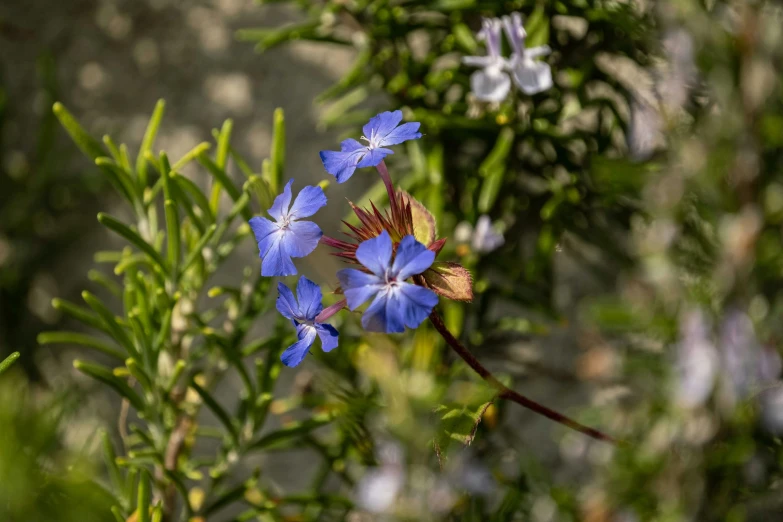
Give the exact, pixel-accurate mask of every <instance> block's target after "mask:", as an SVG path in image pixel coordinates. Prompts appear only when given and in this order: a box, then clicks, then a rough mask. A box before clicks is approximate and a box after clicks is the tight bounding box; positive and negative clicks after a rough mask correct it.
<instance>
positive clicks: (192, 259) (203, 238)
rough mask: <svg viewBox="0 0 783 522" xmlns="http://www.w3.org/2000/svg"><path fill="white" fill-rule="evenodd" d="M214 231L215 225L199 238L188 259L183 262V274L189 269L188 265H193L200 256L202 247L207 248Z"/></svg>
mask: <svg viewBox="0 0 783 522" xmlns="http://www.w3.org/2000/svg"><path fill="white" fill-rule="evenodd" d="M216 229H217V225H210V226H209V228H208V229H207V230H206V231H205V232H204V235H202V236H201V238H200V239H199V240H198V243H196V245H195V246H194V247H193V248H192V249H191V251H190V254H189V255H188V258H187V259H186V260H185V264H184V265H182V272H185V270H187V269H188V268H190V265H192V264H193V263H195V262H196V259H198V258H199V256H200V255H202V250H204V247H205V246H207V243H209V240H210V239H212V236H213V234H214V233H215V230H216ZM182 272H181V273H182Z"/></svg>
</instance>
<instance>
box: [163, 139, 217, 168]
mask: <svg viewBox="0 0 783 522" xmlns="http://www.w3.org/2000/svg"><path fill="white" fill-rule="evenodd" d="M210 147H212V145H211V144H210V143H209V142H207V141H202V142H201V143H199V144H198V145H196V146H195V147H193V148H192V149H190V150H189V151H188V152H186V153H185V155H184V156H182V157H181V158H180V159H179V160H177V162H176V163H175V164H174V165H172V167H171V170H172V171H178V170H181V169H182V167H184V166H185V165H187V164H188V163H190V162H191V161H193V160H194V159H196V158H197V157H198V155H199V154H203V153H205V152H206V151H208V150H209V149H210Z"/></svg>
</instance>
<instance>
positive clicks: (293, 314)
mask: <svg viewBox="0 0 783 522" xmlns="http://www.w3.org/2000/svg"><path fill="white" fill-rule="evenodd" d="M275 307H276V308H277V311H278V312H280V314H281V315H282V316H283V317H285V318H286V319H291V320H292V321H294V320H297V319H298V320H300V321H301V320H303V319H304V317H303V315H302V312H301V310H300V309H299V305H298V304H297V303H296V299H294V293H293V292H292V291H291V289H290V288H288V287H287V286H285V285H284V284H283V283H277V301H275Z"/></svg>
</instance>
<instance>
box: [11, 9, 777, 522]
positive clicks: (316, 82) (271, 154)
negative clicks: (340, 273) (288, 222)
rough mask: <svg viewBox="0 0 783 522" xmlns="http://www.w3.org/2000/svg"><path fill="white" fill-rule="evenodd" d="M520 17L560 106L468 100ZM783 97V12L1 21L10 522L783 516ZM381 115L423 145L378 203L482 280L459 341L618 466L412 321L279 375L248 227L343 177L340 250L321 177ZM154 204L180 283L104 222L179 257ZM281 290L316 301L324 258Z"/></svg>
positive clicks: (34, 12)
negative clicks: (492, 44) (489, 20)
mask: <svg viewBox="0 0 783 522" xmlns="http://www.w3.org/2000/svg"><path fill="white" fill-rule="evenodd" d="M512 12H519V13H521V14H522V15H523V17H524V20H525V27H526V29H527V38H528V41H527V44H528V46H531V47H532V46H536V45H548V46H549V47H551V49H552V53H551V55H549V56H547V57H545V58H544V61H546V62H547V63H548V64H549V65H551V68H552V74H553V79H554V83H553V86H552V87H551V88H550V89H548V90H545V91H543V92H540V93H536V94H533V95H526V94H524V93H522V92H520V91H517V90H514V91H513V92H512V93H511V94H510V95H509V96H508V97H507V98H506V99H505V100H504V101H501V102H494V103H487V102H482V101H481V100H479V99H477V97H476V94H475V93H472V92H471V83H470V77H471V74H473V73H474V72H475V69H473V68H471V67H466V66H464V65H462V64H461V58H462V57H464V56H474V55H482V54H484V47H483V43H482V42H481V40H480V39H478V38H477V37H476V33H477V31H478V30H479V28H480V26H481V19H482V17H499V16H503V15H507V14H510V13H512ZM781 79H783V8H781V6H780V5H779V4H778V3H776V2H771V1H770V2H750V1H720V0H715V1H701V0H662V1H660V2H608V1H600V0H568V1H566V0H563V1H557V2H542V1H535V0H530V1H528V0H509V1H483V0H399V1H397V0H313V1H308V0H300V1H295V0H288V1H286V0H281V1H276V2H273V1H269V2H254V1H252V0H193V1H187V2H181V1H173V0H104V1H98V0H73V1H70V2H52V1H47V0H30V1H22V0H6V1H4V2H2V3H1V4H0V361H2V360H3V359H5V357H7V356H9V355H10V354H11V353H12V352H17V351H18V352H20V354H21V357H20V358H19V359H18V360H17V361H16V362H15V363H14V364H13V365H12V366H11V367H10V368H9V369H7V370H5V371H3V372H2V373H0V522H5V521H9V522H18V521H25V522H27V521H33V522H37V521H46V522H56V521H61V520H62V521H74V522H76V521H83V520H84V521H93V520H94V521H104V520H106V521H113V520H115V521H118V522H122V521H137V522H146V521H147V520H157V521H159V522H160V521H170V520H171V521H173V520H189V521H191V522H205V521H210V522H212V521H224V520H226V521H229V520H230V521H234V520H237V521H245V520H263V521H266V520H286V521H300V520H302V521H304V520H307V521H315V520H352V521H363V520H476V521H479V520H481V521H483V520H492V521H515V520H534V521H542V522H543V521H560V520H573V521H577V520H578V521H589V522H603V521H606V522H615V521H616V522H634V521H647V520H655V521H664V520H665V521H690V520H708V521H711V520H715V521H719V520H720V521H723V520H731V521H737V522H739V521H744V520H748V521H755V520H758V521H768V520H778V519H780V518H781V517H783V487H782V486H781V479H782V478H783V474H782V473H781V471H782V470H783V449H781V448H783V446H781V443H780V442H781V441H780V436H781V435H783V388H782V387H781V382H780V377H781V376H780V373H781V362H780V355H779V352H780V342H781V336H782V335H783V329H782V327H781V321H780V320H779V318H780V314H781V311H782V310H783V294H781V290H782V289H783V286H781V281H783V277H782V275H783V228H782V227H783V176H781V173H782V172H783V82H781ZM160 99H164V100H165V114H163V115H162V118H161V119H160V121H159V126H158V124H157V121H158V120H157V116H160V114H161V113H160V112H155V114H156V115H157V116H151V115H152V114H153V111H162V110H163V109H162V107H163V106H162V105H161V104H158V100H160ZM55 102H60V103H61V104H62V105H58V107H60V109H58V110H57V111H53V109H52V108H53V105H54V104H55ZM156 104H158V105H156ZM156 107H157V109H156ZM66 108H67V109H66ZM278 108H279V109H282V111H276V109H278ZM396 109H402V110H403V112H404V115H405V119H406V120H407V121H419V122H421V123H422V132H423V133H424V137H423V138H422V139H421V140H419V141H416V142H412V143H408V144H406V145H404V146H399V147H397V148H396V149H395V150H396V151H395V154H394V156H391V157H390V158H389V161H388V163H389V168H390V172H391V174H392V178H393V179H394V180H395V182H397V183H399V184H400V186H402V187H403V188H404V189H405V190H407V191H409V192H410V193H411V194H412V195H413V196H414V197H416V198H417V199H418V200H420V201H421V202H422V203H424V205H425V206H426V207H427V208H428V209H429V211H430V212H431V213H432V214H433V215H434V216H435V218H436V219H437V222H438V229H439V235H440V236H441V237H447V238H448V242H447V244H446V247H445V248H444V251H443V253H442V254H441V255H440V256H441V257H439V259H443V260H453V261H458V262H460V263H462V264H463V265H465V266H466V267H468V268H469V269H470V270H471V272H472V274H473V280H474V291H475V294H476V295H475V299H474V301H473V302H472V303H458V302H447V301H446V300H445V299H442V300H441V303H440V306H439V309H440V311H441V313H442V314H443V315H444V316H445V319H446V323H447V325H448V326H449V328H450V329H451V330H452V331H453V332H454V333H455V335H457V336H458V337H459V338H460V339H461V340H462V341H463V342H464V343H465V344H466V345H468V346H469V347H470V348H471V350H472V351H473V352H474V354H475V355H476V356H477V357H478V358H479V359H480V360H481V361H482V362H483V363H484V364H485V365H486V366H487V367H488V368H490V369H491V370H492V371H493V372H495V373H496V374H497V375H498V376H499V377H500V378H501V380H503V381H504V383H506V384H508V385H509V386H510V387H512V388H514V389H516V390H518V391H520V392H521V393H523V394H525V395H528V396H530V397H533V398H535V399H536V400H538V401H540V402H542V403H544V404H547V405H548V406H550V407H553V408H555V409H558V410H560V411H564V412H567V413H568V414H569V415H571V416H573V417H574V418H576V419H578V420H580V421H581V422H584V423H586V424H589V425H591V426H595V427H598V428H600V429H601V430H603V431H605V432H607V433H610V434H612V435H613V436H615V437H617V438H618V439H622V440H623V441H624V443H623V444H620V445H618V446H614V445H611V444H607V443H605V442H601V441H594V440H591V439H590V438H587V437H585V436H584V435H582V434H579V433H576V432H571V431H569V430H568V429H567V428H565V427H563V426H559V425H557V424H554V423H552V422H551V421H549V420H547V419H544V418H541V417H539V416H536V415H534V414H532V413H531V412H528V411H526V410H524V409H522V408H520V407H519V406H518V405H516V404H513V403H507V402H504V401H502V400H497V398H496V397H494V394H493V392H492V390H491V388H489V387H488V386H486V385H484V384H483V382H482V381H481V380H480V379H479V378H477V377H476V376H475V375H473V374H472V373H471V372H470V370H469V369H468V367H467V366H466V365H465V364H464V363H463V362H462V361H461V360H459V359H458V358H456V357H455V356H454V355H453V354H452V353H451V352H449V350H448V347H447V346H446V344H445V343H444V342H443V340H442V339H440V338H439V337H438V335H437V333H436V332H435V330H433V329H432V328H431V327H430V326H429V325H428V324H427V323H425V324H423V325H422V326H421V327H420V328H418V329H416V330H414V331H408V332H406V334H404V335H399V336H381V335H368V334H366V333H365V332H363V331H362V330H361V329H360V328H359V326H358V324H359V323H358V321H357V320H356V317H354V316H353V315H351V314H347V313H344V314H343V315H341V316H339V317H338V318H336V323H335V324H336V325H337V326H338V327H339V328H340V332H341V345H340V347H339V348H338V349H337V350H335V351H334V352H331V353H329V354H323V353H320V349H318V348H315V349H314V350H313V352H314V353H313V354H312V355H311V356H310V357H308V358H307V360H306V361H305V363H304V364H303V365H302V366H300V367H298V368H296V369H289V368H285V367H281V365H280V364H279V362H278V359H279V354H280V352H281V351H282V350H283V349H284V348H285V347H286V346H288V345H289V344H290V343H291V339H292V332H291V330H290V329H289V328H288V327H287V326H288V325H286V324H285V322H284V321H282V320H280V319H279V317H276V314H275V312H274V306H273V304H274V297H275V295H276V291H275V289H274V286H272V285H271V283H269V282H268V281H266V282H265V281H263V280H261V279H260V278H258V271H259V267H260V263H259V260H258V257H257V248H256V245H255V243H254V241H253V240H252V236H251V235H250V234H249V231H248V229H247V227H246V226H245V225H243V219H242V218H244V217H247V215H252V214H263V213H264V211H265V210H266V208H268V199H269V198H268V196H269V194H268V192H267V191H268V190H269V189H270V187H271V188H275V186H279V184H280V182H281V181H283V180H285V179H288V178H290V177H293V178H294V179H295V180H296V187H299V188H300V187H301V186H303V185H304V184H313V183H318V182H320V181H322V180H327V179H329V180H331V181H332V183H331V184H330V185H329V186H328V188H327V194H328V196H329V205H328V206H327V207H326V208H325V209H323V210H322V211H321V212H319V214H318V216H317V221H318V223H319V224H320V225H321V227H322V228H323V229H324V232H325V233H326V234H329V235H332V236H337V235H338V234H339V230H340V229H341V223H340V220H341V219H343V218H345V219H350V218H349V217H348V214H349V208H348V206H347V204H346V203H345V198H350V199H352V200H353V201H356V202H357V203H359V204H361V205H368V204H369V200H373V201H376V202H379V203H380V204H382V203H384V197H385V194H384V191H383V186H382V185H381V184H380V182H379V181H378V180H377V178H376V176H375V174H374V172H371V171H369V170H360V171H358V172H357V174H356V175H355V176H354V177H353V178H352V179H351V182H350V183H346V184H344V185H337V184H336V183H334V180H333V179H332V178H331V176H329V175H328V174H327V173H326V172H325V171H324V169H323V166H322V164H321V161H320V159H319V156H318V152H319V151H321V150H325V149H336V148H337V146H338V143H339V141H340V139H342V138H344V137H347V136H352V137H358V135H359V134H360V132H359V129H360V127H361V125H362V124H363V123H365V122H366V121H367V120H368V119H369V117H371V116H372V115H374V114H376V113H377V112H379V111H382V110H396ZM283 115H284V116H283ZM71 118H75V119H71ZM151 118H152V121H153V122H156V123H155V124H154V125H152V124H150V121H151ZM76 120H78V124H77V123H75V121H76ZM226 120H230V123H226ZM283 122H284V123H283ZM153 127H155V128H156V134H157V136H156V138H155V140H154V144H151V143H148V142H147V141H146V140H145V134H146V135H147V136H149V134H150V129H151V128H153ZM80 133H84V134H80ZM88 135H89V136H92V138H88V137H87V136H88ZM104 136H110V137H111V138H110V139H107V138H103V137H104ZM74 142H75V143H74ZM229 142H230V146H229ZM115 143H116V144H126V145H127V151H129V153H128V154H129V156H126V154H125V150H126V149H125V148H124V147H116V148H115V146H114V144H115ZM200 143H208V144H210V148H209V151H208V152H206V151H207V149H206V146H204V148H203V149H199V147H200V145H199V144H200ZM194 148H195V149H194ZM80 149H81V150H80ZM140 150H141V154H139V151H140ZM193 150H196V151H198V153H193V154H192V153H191V152H192V151H193ZM145 151H147V152H148V154H147V155H145V154H144V152H145ZM160 151H165V152H166V155H167V156H159V152H160ZM137 154H139V156H138V158H137ZM150 154H151V155H150ZM127 157H129V158H130V160H129V161H125V160H126V159H127ZM96 158H104V159H105V160H106V161H103V159H102V160H98V163H99V165H101V167H100V168H99V166H96ZM164 158H171V164H172V165H174V169H173V170H174V171H176V175H170V174H169V173H168V172H167V167H166V161H165V159H164ZM181 158H182V159H181ZM102 161H103V163H102V164H101V162H102ZM112 172H114V173H115V174H116V173H117V172H119V176H120V178H122V176H125V175H127V177H128V179H130V180H133V183H138V185H137V186H133V187H131V190H130V192H133V190H138V194H137V195H134V194H128V191H127V190H126V188H124V186H123V185H122V183H120V184H119V188H118V186H117V183H116V181H117V179H118V178H114V177H112V176H113V175H114V174H111V173H112ZM142 172H143V174H142ZM215 172H217V176H221V175H226V176H227V177H229V178H230V179H231V180H233V183H235V184H236V187H237V189H236V194H233V193H231V191H230V190H227V191H226V192H225V193H224V194H223V195H222V197H221V199H219V200H218V199H216V200H215V204H216V206H215V208H214V209H213V215H210V210H209V208H207V210H206V211H205V213H204V212H203V208H204V207H202V208H196V207H197V206H199V205H200V203H199V201H200V200H199V199H198V197H195V196H194V194H193V192H188V191H189V190H195V191H196V192H198V190H199V189H201V190H203V191H205V194H206V197H207V198H210V197H211V193H210V190H211V189H210V187H211V186H212V185H213V184H214V181H213V178H214V179H219V178H217V177H215V176H216V174H215ZM167 176H171V179H174V180H175V181H176V182H174V183H173V185H172V186H173V188H170V187H169V185H168V183H169V182H170V180H169V178H168V177H167ZM147 178H149V179H147ZM183 178H185V180H184V181H183ZM122 179H124V178H122ZM187 180H190V181H192V182H193V184H192V185H188V184H187V183H188V182H187ZM164 185H165V187H163V186H164ZM162 187H163V188H162ZM170 190H173V192H169V191H170ZM163 191H165V193H164V192H163ZM177 191H179V192H177ZM186 192H187V194H185V193H186ZM183 194H184V195H183ZM212 194H214V192H212ZM164 198H165V199H167V200H171V199H173V200H174V201H175V202H176V204H177V205H179V207H177V208H180V212H179V214H178V218H177V219H178V220H181V224H182V227H181V231H180V230H179V229H178V231H177V237H180V236H181V242H182V247H181V248H182V252H183V255H182V257H183V259H185V258H187V259H190V257H188V256H189V255H190V254H192V259H193V260H195V261H193V264H192V265H188V266H189V267H190V269H189V271H183V274H182V275H181V277H174V278H173V279H172V280H166V281H165V282H164V281H163V279H162V278H161V277H160V276H161V274H160V271H159V270H158V269H157V268H155V266H154V264H155V262H156V260H155V255H151V256H149V259H147V258H145V255H147V254H145V251H144V249H143V247H142V249H141V252H139V250H138V248H137V247H138V245H139V243H134V242H133V241H130V243H129V242H128V241H126V239H127V236H125V239H122V238H120V237H118V235H117V234H116V233H114V232H116V231H117V227H116V226H115V227H114V228H112V227H111V226H108V225H106V221H105V220H104V221H102V222H101V223H99V222H98V221H97V220H96V214H97V213H98V212H105V213H108V214H110V215H112V216H115V217H116V218H117V220H118V222H121V223H125V224H126V225H128V227H130V228H129V229H130V230H132V231H133V232H134V233H135V232H138V236H139V237H140V238H141V241H146V242H147V243H149V244H150V245H152V249H153V250H156V251H158V252H159V254H160V255H166V256H170V255H171V254H170V252H171V249H172V246H171V243H170V242H169V241H170V237H171V234H167V233H166V232H165V231H167V230H171V227H170V226H169V225H170V224H169V223H168V222H167V221H166V219H167V218H168V217H169V216H168V215H166V218H164V213H165V212H167V211H168V207H165V206H164ZM243 198H244V199H243ZM205 201H206V200H205ZM209 203H210V204H211V203H212V202H211V201H210V202H209ZM265 203H267V205H266V206H264V205H265ZM207 207H208V206H207ZM193 209H195V212H193ZM175 212H176V211H175ZM210 219H211V220H212V221H213V222H214V223H215V224H216V225H219V227H218V230H219V232H217V233H215V236H214V237H212V236H208V233H207V231H208V230H209V228H208V225H209V220H210ZM150 223H154V224H153V225H151V224H150ZM102 225H103V226H102ZM223 225H225V228H223ZM487 226H488V227H489V228H487ZM107 227H108V228H107ZM482 227H483V228H482ZM158 228H159V229H160V230H159V234H156V233H155V231H158ZM150 230H152V231H150ZM479 230H481V231H482V233H481V234H479ZM210 234H211V233H210ZM488 234H489V235H490V236H492V237H494V239H488V238H487V235H488ZM479 236H480V237H479ZM202 238H203V239H204V241H205V243H201V242H200V240H201V239H202ZM167 242H168V243H167ZM213 243H214V244H213ZM205 245H207V246H206V247H205ZM178 248H179V246H178ZM134 256H135V257H134ZM166 259H167V260H170V257H167V258H166ZM150 260H151V261H150ZM297 266H298V267H299V268H300V272H301V273H303V274H304V275H306V276H308V277H309V278H311V279H313V280H314V281H316V282H318V283H319V284H321V286H322V288H324V289H325V293H326V291H328V290H329V289H333V288H335V287H336V286H337V280H336V277H335V271H336V270H337V269H339V267H340V266H341V263H339V262H338V260H337V259H335V258H334V257H332V256H329V255H328V251H327V249H326V248H324V247H319V249H318V250H317V251H316V253H315V254H313V256H310V257H308V258H307V259H304V260H302V262H301V263H299V262H298V263H297ZM289 279H290V280H289V281H288V283H289V284H291V283H292V282H293V281H294V279H293V278H289ZM84 290H87V291H88V292H89V294H83V291H84ZM95 296H97V297H95ZM329 299H333V300H335V299H336V298H334V296H328V297H327V300H329ZM53 300H54V306H53ZM332 302H333V301H332ZM67 303H76V304H75V305H69V304H67ZM103 303H105V305H104V304H103ZM147 303H149V305H147ZM103 312H105V313H103ZM63 332H68V333H67V335H65V334H63ZM41 334H43V335H41ZM145 350H148V351H149V353H154V359H153V360H150V358H149V357H148V354H147V352H145ZM137 352H143V353H142V354H141V356H140V357H138V358H137V357H136V355H137ZM316 352H317V353H316ZM126 357H127V359H126ZM74 360H77V361H78V362H76V363H75V364H74Z"/></svg>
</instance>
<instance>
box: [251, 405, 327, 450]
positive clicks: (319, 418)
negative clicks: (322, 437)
mask: <svg viewBox="0 0 783 522" xmlns="http://www.w3.org/2000/svg"><path fill="white" fill-rule="evenodd" d="M333 419H334V416H333V415H331V414H325V415H316V416H314V417H313V418H311V419H307V420H304V421H301V422H294V423H291V424H290V425H288V426H286V427H285V428H283V429H280V430H277V431H273V432H272V433H269V434H267V435H264V436H263V437H261V438H260V439H258V440H257V441H255V442H253V443H252V444H250V447H249V449H250V450H260V449H267V448H270V447H272V446H274V445H277V444H281V443H283V442H285V441H288V440H289V439H291V438H294V437H299V436H301V435H306V434H308V433H310V432H311V431H313V430H314V429H316V428H320V427H321V426H324V425H326V424H329V423H330V422H332V420H333Z"/></svg>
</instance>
